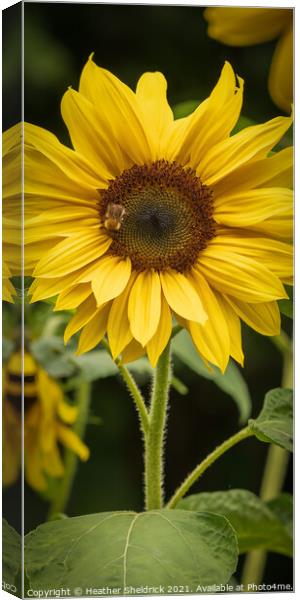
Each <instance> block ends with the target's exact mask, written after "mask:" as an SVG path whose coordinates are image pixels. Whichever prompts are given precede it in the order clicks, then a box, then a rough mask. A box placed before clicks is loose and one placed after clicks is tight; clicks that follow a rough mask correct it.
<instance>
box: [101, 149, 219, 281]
mask: <svg viewBox="0 0 300 600" xmlns="http://www.w3.org/2000/svg"><path fill="white" fill-rule="evenodd" d="M100 195H101V200H100V215H101V218H102V220H103V224H104V226H105V227H106V229H107V231H108V232H109V234H110V235H111V237H112V238H113V243H112V244H111V247H110V253H112V254H113V255H116V256H121V257H127V256H129V257H130V259H131V261H132V266H133V268H134V269H137V270H143V269H148V268H154V269H158V270H164V269H167V268H172V269H175V270H177V271H180V272H184V271H187V270H188V269H189V268H191V267H192V265H193V264H194V263H195V261H196V259H197V257H198V255H199V252H200V251H201V250H203V249H204V248H205V247H206V246H207V243H208V241H209V240H210V239H211V238H212V237H214V235H215V227H216V226H215V222H214V220H213V218H212V215H213V200H212V193H211V191H210V190H209V188H208V187H207V186H205V185H203V184H202V183H201V181H200V179H199V178H198V177H197V176H196V174H195V172H194V171H193V170H192V169H183V167H181V166H180V165H179V164H177V163H176V162H172V163H169V162H167V161H165V160H159V161H156V162H154V163H152V164H149V165H143V166H139V165H134V166H133V167H131V168H130V169H127V170H125V171H123V173H122V174H121V175H120V176H119V177H117V178H116V179H114V180H113V181H111V182H110V184H109V186H108V188H107V189H106V190H104V191H101V193H100Z"/></svg>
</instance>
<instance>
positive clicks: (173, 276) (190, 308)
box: [160, 270, 207, 323]
mask: <svg viewBox="0 0 300 600" xmlns="http://www.w3.org/2000/svg"><path fill="white" fill-rule="evenodd" d="M160 280H161V285H162V289H163V293H164V295H165V298H166V300H167V302H168V304H169V306H170V307H171V308H172V310H173V311H174V312H175V313H178V314H179V315H180V316H182V317H184V318H185V319H188V320H191V321H196V322H197V323H205V321H206V320H207V314H206V312H205V310H204V308H203V305H202V302H201V300H200V297H199V295H198V294H197V292H196V290H195V287H194V286H193V284H192V283H191V282H190V281H189V279H188V278H187V277H185V276H184V275H182V273H177V272H176V271H173V270H169V271H164V272H162V273H160Z"/></svg>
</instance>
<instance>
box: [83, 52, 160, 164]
mask: <svg viewBox="0 0 300 600" xmlns="http://www.w3.org/2000/svg"><path fill="white" fill-rule="evenodd" d="M79 92H80V94H82V95H83V96H85V97H86V98H87V99H88V100H89V101H90V102H92V103H93V104H94V105H95V107H96V109H97V110H98V111H99V113H100V114H101V118H102V122H103V127H104V126H105V127H109V128H111V130H112V132H113V135H114V138H115V139H116V140H118V144H119V145H120V147H121V148H122V150H123V152H124V155H125V156H129V157H130V160H131V161H132V162H131V164H133V163H135V164H145V163H146V162H148V161H149V159H151V150H150V146H149V143H148V140H147V137H146V134H145V130H144V126H143V114H142V112H141V111H140V108H139V103H138V100H137V98H136V95H135V94H134V92H133V91H132V90H131V89H130V88H129V87H128V86H127V85H125V84H124V83H122V82H121V81H120V80H119V79H118V78H117V77H115V76H114V75H113V74H112V73H110V72H109V71H107V70H106V69H102V68H100V67H98V66H97V65H96V64H95V63H94V62H93V61H92V59H91V58H90V59H89V60H88V62H87V64H86V65H85V67H84V69H83V71H82V73H81V78H80V87H79ZM128 166H129V165H128Z"/></svg>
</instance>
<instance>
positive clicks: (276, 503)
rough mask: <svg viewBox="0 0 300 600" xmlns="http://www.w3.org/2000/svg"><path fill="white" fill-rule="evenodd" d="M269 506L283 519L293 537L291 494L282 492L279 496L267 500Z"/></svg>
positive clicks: (282, 521)
mask: <svg viewBox="0 0 300 600" xmlns="http://www.w3.org/2000/svg"><path fill="white" fill-rule="evenodd" d="M267 505H268V507H269V508H270V509H271V510H272V512H273V513H274V514H275V515H276V516H277V518H278V519H279V520H280V521H281V523H282V524H283V526H284V527H285V528H286V530H287V531H288V533H289V535H290V537H291V538H292V537H293V497H292V496H291V494H287V493H286V492H282V494H279V496H277V498H272V500H269V501H268V502H267Z"/></svg>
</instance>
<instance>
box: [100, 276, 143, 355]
mask: <svg viewBox="0 0 300 600" xmlns="http://www.w3.org/2000/svg"><path fill="white" fill-rule="evenodd" d="M135 278H136V274H135V273H133V274H132V275H131V277H130V279H129V281H128V283H127V285H126V288H125V290H124V291H123V292H122V293H121V294H120V295H119V296H118V297H117V298H115V299H114V301H113V303H112V306H111V309H110V313H109V318H108V324H107V337H108V341H109V347H110V350H111V353H112V357H113V359H116V358H117V356H119V354H120V353H121V352H122V350H123V349H124V348H125V346H127V345H128V344H129V342H130V341H131V339H132V333H131V331H130V323H129V319H128V298H129V294H130V291H131V288H132V284H133V282H134V280H135Z"/></svg>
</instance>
